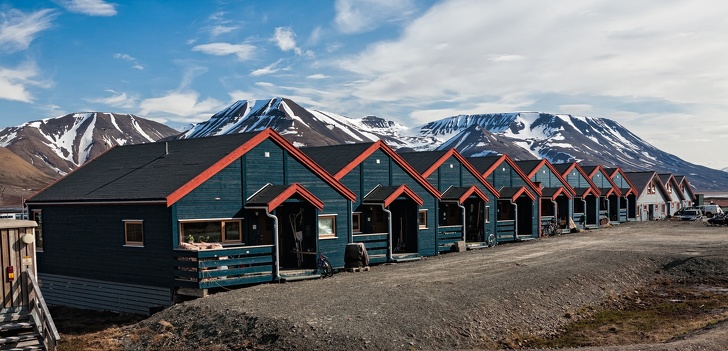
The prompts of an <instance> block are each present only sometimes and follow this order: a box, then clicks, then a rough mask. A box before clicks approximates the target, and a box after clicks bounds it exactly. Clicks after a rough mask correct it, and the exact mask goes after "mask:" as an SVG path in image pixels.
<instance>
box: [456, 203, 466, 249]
mask: <svg viewBox="0 0 728 351" xmlns="http://www.w3.org/2000/svg"><path fill="white" fill-rule="evenodd" d="M457 204H458V207H460V210H461V211H462V213H463V242H466V241H467V239H466V237H465V229H466V225H465V220H466V219H467V216H466V215H465V206H463V204H461V203H460V202H458V203H457Z"/></svg>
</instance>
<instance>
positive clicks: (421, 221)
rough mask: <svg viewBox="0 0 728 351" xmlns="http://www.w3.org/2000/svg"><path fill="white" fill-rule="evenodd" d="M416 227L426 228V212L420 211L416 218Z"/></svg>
mask: <svg viewBox="0 0 728 351" xmlns="http://www.w3.org/2000/svg"><path fill="white" fill-rule="evenodd" d="M417 225H418V226H419V227H420V228H427V210H420V213H419V215H418V216H417Z"/></svg>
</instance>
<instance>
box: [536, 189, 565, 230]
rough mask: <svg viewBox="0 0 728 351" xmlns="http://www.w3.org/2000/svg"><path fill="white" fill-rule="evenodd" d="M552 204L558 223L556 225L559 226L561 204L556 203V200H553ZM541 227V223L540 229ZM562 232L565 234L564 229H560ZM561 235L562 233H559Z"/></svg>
mask: <svg viewBox="0 0 728 351" xmlns="http://www.w3.org/2000/svg"><path fill="white" fill-rule="evenodd" d="M551 203H552V204H554V221H556V222H554V223H557V224H558V223H559V222H558V220H559V204H557V203H556V200H554V199H553V198H551ZM540 226H541V223H539V227H540ZM560 230H562V232H563V229H560ZM559 234H561V233H559Z"/></svg>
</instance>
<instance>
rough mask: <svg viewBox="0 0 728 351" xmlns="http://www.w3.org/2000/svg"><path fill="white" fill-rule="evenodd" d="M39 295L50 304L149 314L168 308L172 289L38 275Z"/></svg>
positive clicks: (47, 274) (57, 275)
mask: <svg viewBox="0 0 728 351" xmlns="http://www.w3.org/2000/svg"><path fill="white" fill-rule="evenodd" d="M38 280H40V281H41V282H42V284H41V292H42V293H43V297H44V298H45V301H46V303H47V304H49V305H60V306H68V307H75V308H82V309H92V310H109V311H116V312H127V313H136V314H144V315H149V314H151V313H150V308H157V307H160V306H164V307H166V306H170V305H171V304H172V290H171V289H169V288H158V287H153V286H143V285H135V284H124V283H115V282H109V281H104V280H96V279H84V278H78V277H72V276H67V275H61V274H49V273H40V274H39V276H38Z"/></svg>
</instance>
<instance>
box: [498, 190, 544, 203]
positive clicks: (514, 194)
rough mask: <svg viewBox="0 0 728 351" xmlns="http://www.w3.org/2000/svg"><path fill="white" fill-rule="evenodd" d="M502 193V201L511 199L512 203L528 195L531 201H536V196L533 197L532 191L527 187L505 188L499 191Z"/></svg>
mask: <svg viewBox="0 0 728 351" xmlns="http://www.w3.org/2000/svg"><path fill="white" fill-rule="evenodd" d="M499 192H500V195H501V196H500V198H501V199H510V200H511V201H516V199H518V198H519V197H520V196H521V195H526V196H528V197H530V198H531V200H536V196H535V195H533V193H532V192H531V191H529V190H528V188H527V187H525V186H520V187H518V186H515V187H503V188H501V189H500V190H499Z"/></svg>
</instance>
